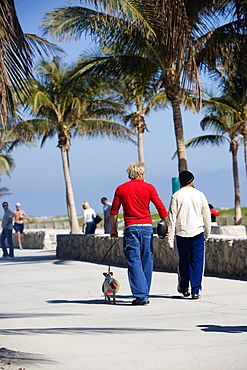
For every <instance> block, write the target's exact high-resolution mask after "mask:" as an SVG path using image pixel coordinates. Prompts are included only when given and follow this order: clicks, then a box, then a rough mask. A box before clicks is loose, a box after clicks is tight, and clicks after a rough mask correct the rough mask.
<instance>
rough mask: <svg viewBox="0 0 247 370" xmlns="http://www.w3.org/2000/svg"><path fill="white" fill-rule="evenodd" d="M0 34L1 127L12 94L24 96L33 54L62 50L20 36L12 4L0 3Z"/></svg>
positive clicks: (10, 106) (7, 0) (12, 106)
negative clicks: (20, 92) (22, 94)
mask: <svg viewBox="0 0 247 370" xmlns="http://www.w3.org/2000/svg"><path fill="white" fill-rule="evenodd" d="M0 32H1V38H0V48H1V53H0V121H1V122H2V124H3V126H5V125H6V124H7V118H8V115H9V114H10V113H12V114H14V112H15V102H14V91H15V93H16V92H17V91H18V89H19V88H22V90H23V91H25V92H26V94H28V85H29V82H30V79H31V77H32V69H33V61H34V58H35V56H36V54H37V53H38V54H41V53H42V51H44V52H45V53H48V52H56V53H61V52H62V50H61V49H60V48H58V47H56V46H55V45H54V44H51V43H49V42H47V41H46V40H44V39H42V38H40V37H37V36H36V35H31V34H24V33H23V31H22V28H21V26H20V23H19V20H18V17H17V14H16V10H15V4H14V0H0Z"/></svg>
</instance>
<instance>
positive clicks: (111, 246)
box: [101, 238, 118, 271]
mask: <svg viewBox="0 0 247 370" xmlns="http://www.w3.org/2000/svg"><path fill="white" fill-rule="evenodd" d="M117 239H118V238H115V240H114V242H113V243H112V245H111V247H110V248H109V249H108V251H107V252H106V254H105V255H104V257H103V259H102V261H101V263H103V262H104V260H105V258H106V256H107V254H108V253H109V252H110V251H111V250H112V248H113V246H114V245H115V244H116V241H117ZM108 271H110V265H109V267H108Z"/></svg>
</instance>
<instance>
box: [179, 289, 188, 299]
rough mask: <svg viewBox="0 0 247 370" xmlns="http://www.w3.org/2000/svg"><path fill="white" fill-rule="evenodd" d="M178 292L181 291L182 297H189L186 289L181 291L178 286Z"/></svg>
mask: <svg viewBox="0 0 247 370" xmlns="http://www.w3.org/2000/svg"><path fill="white" fill-rule="evenodd" d="M177 290H178V293H181V294H183V296H184V297H189V296H190V292H189V291H188V290H187V291H186V292H181V290H180V289H179V288H178V289H177Z"/></svg>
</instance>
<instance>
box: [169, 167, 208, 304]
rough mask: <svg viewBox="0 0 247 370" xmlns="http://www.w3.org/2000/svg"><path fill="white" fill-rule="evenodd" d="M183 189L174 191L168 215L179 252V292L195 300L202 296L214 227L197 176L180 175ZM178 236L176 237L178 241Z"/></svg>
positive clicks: (170, 245) (170, 229) (172, 247)
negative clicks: (196, 186) (206, 251)
mask: <svg viewBox="0 0 247 370" xmlns="http://www.w3.org/2000/svg"><path fill="white" fill-rule="evenodd" d="M179 182H180V185H181V189H180V190H178V191H177V192H176V193H174V194H173V196H172V199H171V203H170V207H169V212H168V217H169V227H170V228H169V234H168V243H169V247H170V248H171V249H174V241H175V242H176V243H175V244H176V250H177V253H178V292H179V293H182V294H183V295H184V297H189V296H190V292H189V285H191V294H192V299H198V298H200V295H199V291H200V290H201V289H202V275H203V269H204V249H205V241H206V240H207V239H208V237H209V235H210V230H211V216H210V210H209V207H208V202H207V199H206V197H205V195H204V194H203V193H202V192H201V191H199V190H197V189H194V175H193V174H192V173H191V172H189V171H182V172H180V174H179ZM174 238H175V240H174Z"/></svg>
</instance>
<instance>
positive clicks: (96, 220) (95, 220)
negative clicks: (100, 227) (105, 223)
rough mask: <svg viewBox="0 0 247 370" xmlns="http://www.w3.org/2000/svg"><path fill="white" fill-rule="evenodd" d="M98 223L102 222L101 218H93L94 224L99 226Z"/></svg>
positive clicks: (97, 216)
mask: <svg viewBox="0 0 247 370" xmlns="http://www.w3.org/2000/svg"><path fill="white" fill-rule="evenodd" d="M100 221H102V218H101V217H100V216H99V215H96V216H95V217H94V222H95V223H96V225H97V224H99V223H100Z"/></svg>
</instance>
